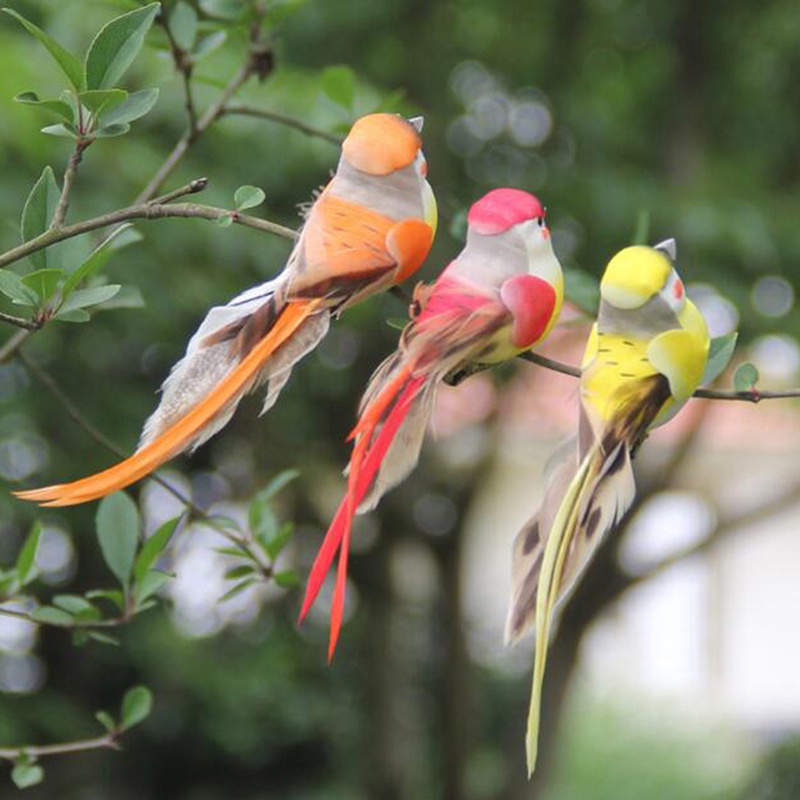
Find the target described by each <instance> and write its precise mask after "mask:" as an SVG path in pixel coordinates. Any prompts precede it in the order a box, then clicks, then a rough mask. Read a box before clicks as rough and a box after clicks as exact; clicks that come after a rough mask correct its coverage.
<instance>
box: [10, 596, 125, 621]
mask: <svg viewBox="0 0 800 800" xmlns="http://www.w3.org/2000/svg"><path fill="white" fill-rule="evenodd" d="M11 599H13V598H10V597H8V598H6V599H5V600H3V601H0V602H3V603H7V602H8V601H9V600H11ZM0 616H4V617H14V618H15V619H23V620H25V621H26V622H30V623H31V624H32V625H49V626H50V627H51V628H67V629H73V628H119V627H121V626H122V625H127V624H129V623H130V622H131V620H132V619H133V617H134V612H133V610H131V611H130V612H127V613H125V614H123V615H122V616H121V617H107V618H105V619H78V618H76V617H72V619H70V621H69V622H65V623H64V624H63V625H62V624H61V623H60V622H53V621H51V620H47V619H37V618H36V616H35V615H34V614H32V613H30V612H29V611H18V610H17V609H15V608H6V607H5V606H2V605H0Z"/></svg>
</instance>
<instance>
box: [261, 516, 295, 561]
mask: <svg viewBox="0 0 800 800" xmlns="http://www.w3.org/2000/svg"><path fill="white" fill-rule="evenodd" d="M292 536H294V525H292V523H291V522H286V523H284V525H283V526H282V527H281V529H280V531H278V533H277V534H276V535H275V536H274V537H273V538H272V539H271V540H269V541H268V542H265V543H264V547H265V549H266V551H267V555H269V557H270V558H271V559H272V560H273V561H274V560H275V559H276V558H277V557H278V556H279V555H280V554H281V552H282V550H283V548H284V547H286V545H287V544H289V542H290V541H291V539H292Z"/></svg>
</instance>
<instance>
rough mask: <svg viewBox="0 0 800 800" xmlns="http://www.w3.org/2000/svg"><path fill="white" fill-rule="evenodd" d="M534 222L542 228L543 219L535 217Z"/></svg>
mask: <svg viewBox="0 0 800 800" xmlns="http://www.w3.org/2000/svg"><path fill="white" fill-rule="evenodd" d="M536 222H537V223H538V224H539V227H540V228H543V227H544V217H536Z"/></svg>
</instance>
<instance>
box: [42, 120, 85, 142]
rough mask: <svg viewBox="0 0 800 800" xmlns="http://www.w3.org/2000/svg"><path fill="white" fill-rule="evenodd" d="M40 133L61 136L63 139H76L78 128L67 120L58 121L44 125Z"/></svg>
mask: <svg viewBox="0 0 800 800" xmlns="http://www.w3.org/2000/svg"><path fill="white" fill-rule="evenodd" d="M42 133H46V134H47V135H48V136H61V137H62V138H64V139H77V138H78V129H77V128H76V127H75V126H74V125H70V124H69V123H68V122H59V123H58V124H57V125H45V126H44V128H42Z"/></svg>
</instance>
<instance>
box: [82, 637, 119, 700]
mask: <svg viewBox="0 0 800 800" xmlns="http://www.w3.org/2000/svg"><path fill="white" fill-rule="evenodd" d="M87 635H88V637H89V638H90V639H92V640H93V641H95V642H100V644H110V645H111V646H112V647H119V639H117V637H116V636H111V634H108V633H102V632H101V631H88V634H87ZM99 713H102V712H99Z"/></svg>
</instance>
